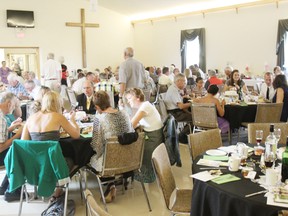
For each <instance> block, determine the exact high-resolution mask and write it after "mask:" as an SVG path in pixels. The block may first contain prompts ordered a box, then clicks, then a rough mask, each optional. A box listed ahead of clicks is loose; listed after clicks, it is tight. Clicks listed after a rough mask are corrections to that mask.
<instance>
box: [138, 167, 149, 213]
mask: <svg viewBox="0 0 288 216" xmlns="http://www.w3.org/2000/svg"><path fill="white" fill-rule="evenodd" d="M139 173H140V176H141V186H142V189H143V192H144V195H145V199H146V202H147V205H148V209H149V211H150V212H151V211H152V209H151V205H150V201H149V199H148V195H147V192H146V188H145V185H144V183H143V178H142V173H141V170H139Z"/></svg>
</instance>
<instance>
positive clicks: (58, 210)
mask: <svg viewBox="0 0 288 216" xmlns="http://www.w3.org/2000/svg"><path fill="white" fill-rule="evenodd" d="M64 202H65V193H64V194H62V195H61V196H60V197H58V198H56V200H54V202H52V203H50V205H49V206H48V207H47V209H45V210H44V211H43V212H42V213H41V216H64ZM74 214H75V202H74V200H68V202H67V215H68V216H74Z"/></svg>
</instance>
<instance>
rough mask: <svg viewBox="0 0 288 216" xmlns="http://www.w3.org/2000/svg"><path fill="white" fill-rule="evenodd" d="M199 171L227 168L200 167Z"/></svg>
mask: <svg viewBox="0 0 288 216" xmlns="http://www.w3.org/2000/svg"><path fill="white" fill-rule="evenodd" d="M199 169H201V170H204V169H227V167H200V168H199Z"/></svg>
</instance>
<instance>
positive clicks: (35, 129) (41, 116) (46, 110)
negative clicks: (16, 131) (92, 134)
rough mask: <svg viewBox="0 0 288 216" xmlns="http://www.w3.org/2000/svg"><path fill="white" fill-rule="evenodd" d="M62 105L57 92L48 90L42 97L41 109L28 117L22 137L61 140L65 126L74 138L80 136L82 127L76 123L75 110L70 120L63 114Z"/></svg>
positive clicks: (26, 138)
mask: <svg viewBox="0 0 288 216" xmlns="http://www.w3.org/2000/svg"><path fill="white" fill-rule="evenodd" d="M61 105H62V102H61V99H60V96H59V94H58V93H57V92H54V91H50V92H47V93H46V94H45V95H44V97H43V99H42V106H41V110H40V111H38V112H36V113H35V114H33V115H31V116H30V117H29V118H28V119H27V122H26V124H25V126H24V129H23V133H22V137H21V139H24V140H59V139H60V128H63V130H65V131H66V132H67V133H68V134H69V135H70V136H71V137H72V138H74V139H77V138H79V136H80V129H79V126H78V125H77V124H76V120H75V112H71V114H70V122H69V121H68V120H67V119H66V118H65V117H64V116H63V115H62V106H61Z"/></svg>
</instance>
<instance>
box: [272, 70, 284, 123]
mask: <svg viewBox="0 0 288 216" xmlns="http://www.w3.org/2000/svg"><path fill="white" fill-rule="evenodd" d="M273 87H274V89H275V92H276V93H275V95H274V97H273V99H272V102H273V103H283V108H282V113H281V118H280V121H281V122H287V118H288V85H287V80H286V76H285V75H283V74H280V75H277V76H276V77H275V79H274V81H273Z"/></svg>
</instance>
